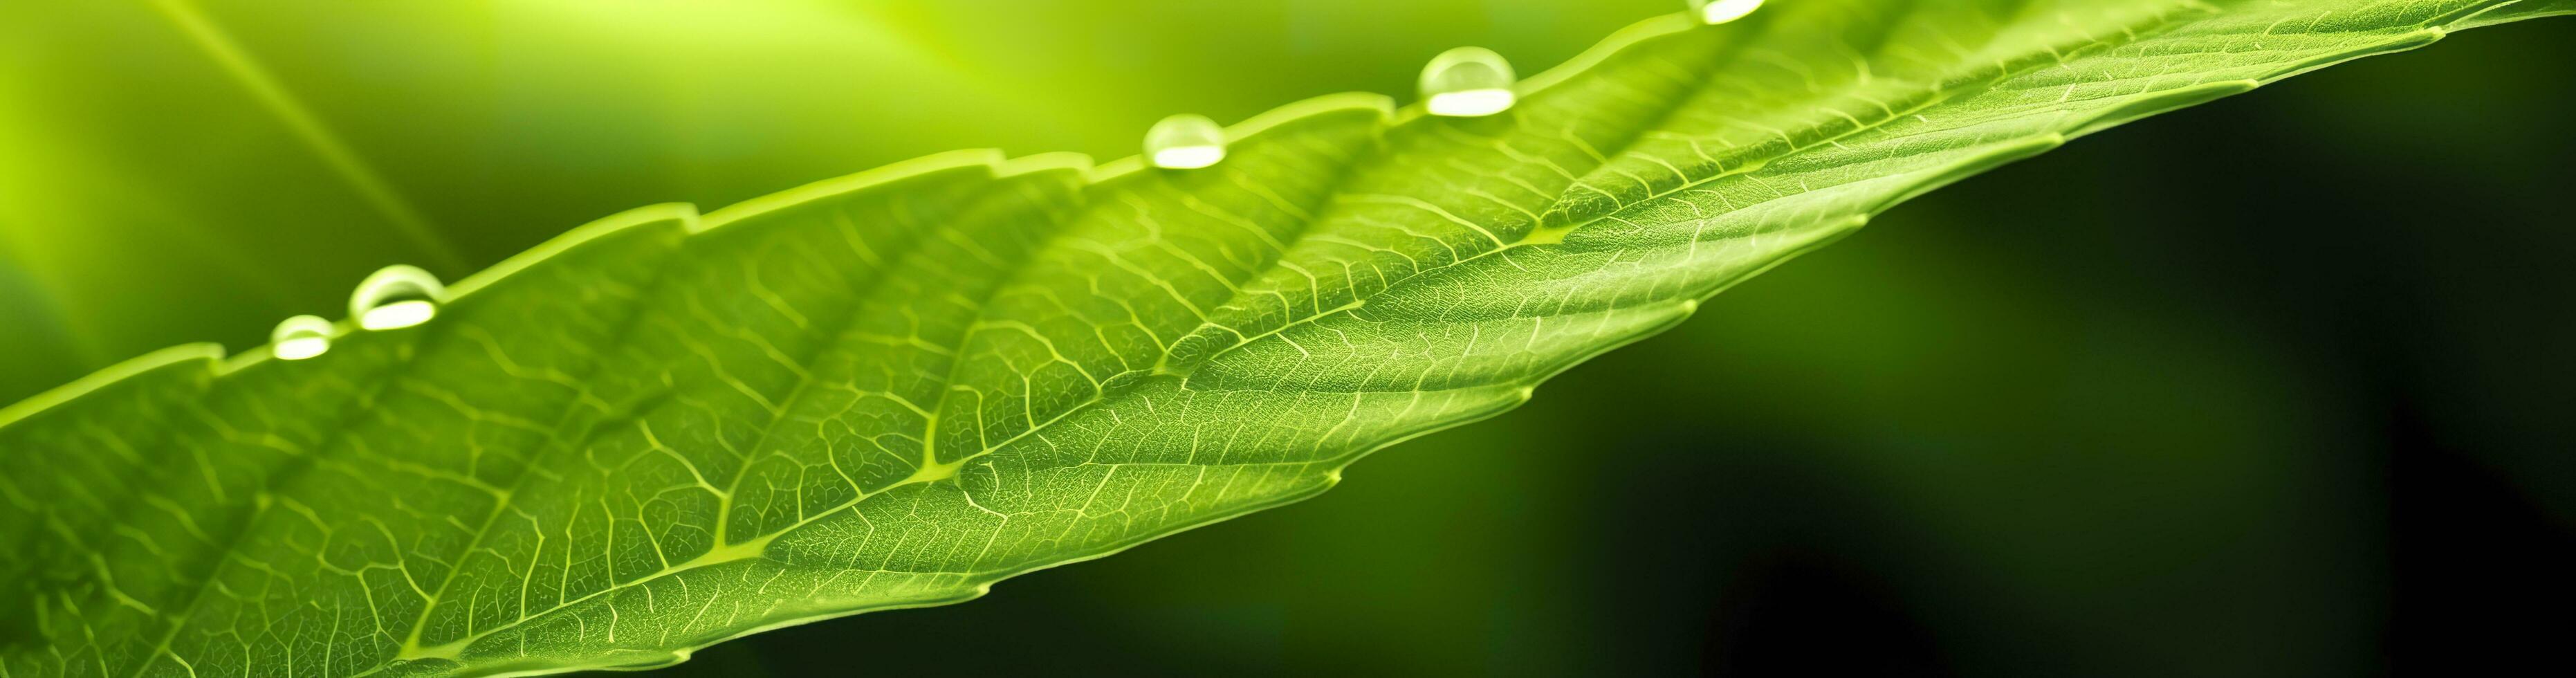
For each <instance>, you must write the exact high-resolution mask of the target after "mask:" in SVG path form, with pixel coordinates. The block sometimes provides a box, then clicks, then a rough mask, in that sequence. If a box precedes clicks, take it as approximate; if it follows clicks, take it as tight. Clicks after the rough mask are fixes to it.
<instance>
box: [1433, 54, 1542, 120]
mask: <svg viewBox="0 0 2576 678" xmlns="http://www.w3.org/2000/svg"><path fill="white" fill-rule="evenodd" d="M1518 79H1519V78H1517V77H1514V76H1513V75H1512V62H1509V61H1505V60H1503V55H1500V54H1495V53H1494V51H1493V50H1490V49H1485V48H1483V47H1460V48H1457V49H1453V50H1449V51H1446V52H1441V53H1440V56H1436V57H1432V58H1431V63H1430V64H1429V65H1426V66H1423V67H1422V102H1423V103H1422V106H1423V108H1424V109H1427V110H1429V111H1430V112H1431V114H1432V115H1440V116H1448V117H1453V118H1473V117H1479V116H1487V115H1493V114H1496V113H1501V112H1503V111H1506V110H1510V109H1511V107H1512V103H1513V102H1514V101H1516V100H1517V99H1516V96H1517V95H1514V94H1513V93H1512V83H1513V82H1514V81H1516V80H1518Z"/></svg>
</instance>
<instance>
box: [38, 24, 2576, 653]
mask: <svg viewBox="0 0 2576 678" xmlns="http://www.w3.org/2000/svg"><path fill="white" fill-rule="evenodd" d="M1679 4H1680V3H1679V2H1678V0H1676V1H1675V2H1670V3H1666V2H1661V1H1659V0H1486V1H1483V2H1478V1H1473V0H1405V1H1402V2H1384V1H1365V0H1304V1H1300V2H1288V1H1285V0H1251V1H1245V2H1227V3H1211V2H1199V1H1195V0H1084V1H1081V2H1044V3H1041V2H1019V1H1011V2H1003V1H1000V0H987V1H974V2H933V1H929V0H923V1H920V2H864V1H861V0H804V1H795V0H764V1H762V2H753V3H736V4H728V5H721V6H720V5H718V4H715V3H705V4H700V3H680V2H647V3H628V2H614V1H611V0H522V1H517V2H385V3H374V2H370V3H347V2H327V1H320V0H292V1H278V0H269V1H264V2H248V1H219V0H195V1H193V2H191V1H188V0H165V1H163V2H159V3H141V2H136V3H127V2H103V3H73V2H50V3H9V4H6V5H0V344H4V345H5V346H6V347H7V350H6V351H0V401H5V400H14V399H16V398H18V397H23V396H25V395H29V394H32V393H34V392H37V391H39V390H42V389H44V388H47V387H50V386H53V385H55V384H59V383H61V382H64V381H67V380H69V379H71V378H74V377H77V376H78V375H80V374H82V373H85V372H87V371H89V370H92V369H96V368H98V367H102V366H104V365H106V364H108V363H112V362H114V361H116V360H119V359H122V358H125V357H129V356H132V355H135V354H139V353H141V352H144V351H146V350H150V349H153V348H158V347H161V346H165V345H170V344H175V343H183V342H188V341H201V340H212V341H222V342H224V343H226V344H227V345H229V346H230V347H232V348H233V349H234V350H246V349H249V348H251V347H253V346H256V345H258V344H259V343H261V342H262V341H264V335H265V332H266V330H267V328H268V327H269V325H270V324H272V323H273V322H275V320H276V319H278V318H282V317H284V316H287V315H291V314H295V313H306V312H313V313H324V314H326V315H329V314H333V313H332V311H333V310H334V309H337V308H339V307H341V306H342V305H343V303H344V302H343V300H344V298H345V294H346V293H347V289H348V286H349V285H350V284H353V283H354V282H356V280H357V279H358V278H359V277H361V276H363V275H364V274H365V273H366V272H367V271H370V270H373V269H375V268H377V267H379V266H382V265H385V264H390V263H405V262H407V263H417V264H421V265H424V266H426V267H428V268H430V269H431V270H433V271H436V272H438V273H440V274H442V275H443V276H445V277H447V278H449V279H451V280H452V279H455V278H457V277H461V276H463V275H464V274H465V273H468V272H470V271H472V270H475V269H477V268H480V267H482V266H484V265H488V264H490V263H492V262H495V261H498V260H499V259H500V258H502V257H504V256H507V255H509V254H511V253H514V252H516V251H518V250H520V249H522V248H525V247H527V246H529V245H533V244H535V243H537V242H539V241H541V240H543V239H545V238H547V237H550V236H552V235H554V234H556V233H559V232H561V231H562V230H564V229H566V228H569V227H571V226H573V225H577V224H579V223H582V222H584V221H588V220H589V219H591V218H595V217H597V216H601V215H605V214H608V213H610V212H614V211H617V210H620V209H624V208H627V207H632V206H636V205H640V204H645V203H651V202H661V201H674V200H679V201H691V202H697V203H700V204H701V205H705V206H708V207H714V206H719V205H722V204H726V203H730V202H734V201H737V200H741V199H744V198H749V197H752V196H755V195H759V194H761V193H764V192H767V191H770V190H775V189H779V188H785V187H788V186H793V185H796V184H800V183H804V182H807V181H811V180H815V179H820V178H825V177H828V176H833V175H837V174H842V173H846V172H850V171H855V170H859V169H864V168H867V167H870V166H874V165H878V164H882V163H885V162H889V161H893V160H899V159H902V158H905V157H910V156H914V155H919V154H924V153H929V152H936V151H941V150H947V149H950V148H958V147H971V146H1000V147H1003V148H1006V149H1008V150H1010V151H1012V152H1014V153H1029V152H1038V151H1049V150H1080V151H1085V152H1090V153H1093V154H1095V155H1097V156H1100V157H1103V158H1110V157H1116V156H1120V155H1125V154H1127V153H1129V152H1130V150H1129V149H1131V148H1132V147H1133V146H1134V140H1135V139H1136V138H1137V136H1138V135H1139V134H1140V132H1141V130H1143V128H1144V127H1145V126H1146V125H1147V124H1149V123H1151V122H1152V121H1153V120H1154V119H1156V118H1159V117H1161V116H1162V115H1164V114H1167V113H1171V112H1175V111H1185V110H1186V111H1199V112H1204V113H1207V114H1210V115H1212V116H1214V117H1217V118H1218V119H1220V120H1236V119H1241V118H1243V117H1247V116H1249V115H1251V114H1253V113H1257V112H1259V111H1261V110H1263V109H1266V108H1269V107H1271V106H1274V105H1277V104H1281V103H1285V102H1288V101H1291V100H1294V99H1298V98H1303V97H1307V96H1313V95H1319V94H1325V93H1330V92H1336V91H1344V90H1372V91H1381V92H1389V93H1398V94H1401V93H1404V92H1405V91H1406V90H1408V89H1409V88H1410V83H1411V79H1412V77H1413V75H1414V70H1415V69H1416V68H1418V66H1419V65H1420V63H1421V62H1422V61H1423V60H1424V59H1426V58H1428V57H1429V56H1430V55H1432V54H1434V53H1437V52H1439V51H1440V50H1442V49H1445V48H1448V47H1451V46H1455V45H1459V44H1480V45H1485V46H1488V47H1493V48H1495V49H1497V50H1498V51H1501V52H1502V53H1504V54H1506V55H1508V56H1511V57H1512V58H1514V59H1515V61H1516V62H1518V63H1519V64H1520V65H1521V67H1522V70H1523V71H1524V72H1525V73H1526V72H1535V71H1537V70H1538V69H1540V68H1543V67H1545V66H1547V65H1550V64H1554V63H1556V62H1558V61H1560V60H1562V59H1564V58H1565V57H1567V56H1570V55H1572V54H1573V53H1575V52H1576V51H1579V50H1580V49H1581V48H1583V47H1585V46H1588V45H1589V44H1591V43H1592V42H1593V41H1595V40H1597V39H1599V38H1600V37H1601V36H1603V35H1606V34H1608V33H1609V32H1610V31H1612V30H1615V29H1616V28H1618V27H1619V26H1622V25H1625V24H1628V23H1630V22H1632V21H1635V20H1637V19H1639V18H1642V17H1645V16H1647V15H1650V14H1654V13H1658V12H1663V11H1669V10H1671V9H1674V8H1677V7H1678V5H1679ZM2571 106H2576V20H2567V19H2560V20H2542V21H2537V22H2530V23H2525V24H2520V25H2513V26H2505V27H2501V28H2490V29H2480V30H2476V31H2472V32H2468V33H2465V34H2461V35H2456V36H2453V37H2452V38H2451V39H2448V40H2445V41H2443V42H2442V43H2440V44H2437V45H2434V46H2433V47H2431V48H2428V49H2425V50H2423V51H2419V52H2413V53H2407V54H2401V55H2397V56H2393V57H2385V58H2374V59H2370V60H2367V61H2364V62H2361V63H2356V64H2351V65H2346V66H2342V67H2338V68H2334V69H2330V70H2327V71H2323V72H2320V73H2316V74H2311V75H2308V76H2303V77H2301V78H2298V79H2295V80H2292V81H2290V82H2287V83H2283V84H2280V85H2276V86H2273V87H2268V88H2265V89H2262V90H2260V91H2257V92H2254V93H2252V94H2248V95H2244V96H2240V97H2236V98H2232V99H2227V100H2224V101H2220V102H2218V103H2215V104H2211V105H2207V106H2204V107H2201V108H2196V109H2192V110H2188V111H2184V112H2180V113H2175V114H2171V115H2167V116H2163V117H2159V118H2155V119H2151V120H2148V121H2145V122H2142V123H2138V124H2135V125H2132V126H2129V127H2124V128H2120V129H2117V130H2113V131H2111V132H2108V133H2104V134H2101V135H2098V136H2095V137H2091V138H2087V139H2084V140H2081V141H2078V142H2075V143H2073V144H2070V145H2069V146H2067V147H2066V148H2064V149H2062V150H2059V151H2056V152H2054V153H2050V154H2047V155H2044V156H2042V157H2040V158H2038V159H2034V160H2030V161H2026V162H2023V163H2020V164H2017V165H2013V166H2010V167H2006V168H2004V169H2002V170H1999V171H1997V172H1994V173H1993V174H1990V175H1988V176H1984V177H1980V178H1977V179H1973V180H1970V181H1968V182H1967V183H1965V184H1962V185H1959V186H1956V187H1952V188H1949V189H1946V190H1943V191H1940V192H1936V193H1934V194H1932V195H1930V196H1928V197H1926V198H1923V199H1921V200H1918V201H1917V202H1915V203H1912V204H1909V205H1907V206H1905V207H1902V208H1899V209H1898V210H1896V211H1895V212H1893V213H1890V214H1888V215H1886V216H1885V217H1883V218H1881V219H1879V220H1878V221H1876V222H1875V223H1873V224H1872V225H1871V226H1870V227H1869V228H1867V229H1864V230H1863V231H1862V232H1861V233H1859V234H1858V235H1855V236H1853V237H1851V238H1849V239H1847V240H1845V241H1843V242H1842V243H1840V244H1837V245H1835V246H1833V247H1830V248H1827V249H1825V250H1822V251H1820V252H1818V253H1816V254H1812V255H1809V256H1807V257H1805V258H1803V259H1801V260H1799V261H1796V262H1794V263H1791V264H1789V265H1787V266H1784V267H1782V268H1780V269H1778V270H1776V271H1773V272H1772V273H1769V274H1766V275H1764V276H1762V277H1760V278H1756V279H1754V280H1752V281H1751V282H1748V283H1746V284H1744V285H1743V286H1741V287H1739V288H1737V289H1735V290H1732V291H1730V292H1727V293H1726V294H1724V295H1721V296H1719V297H1718V298H1717V299H1716V300H1715V301H1713V302H1711V303H1709V304H1707V305H1705V306H1704V307H1703V310H1702V312H1701V313H1700V315H1699V317H1698V318H1697V319H1694V320H1693V321H1691V322H1690V323H1689V324H1687V325H1685V326H1683V327H1682V328H1681V329H1678V330H1675V331H1673V332H1671V333H1669V334H1666V335H1663V336H1660V337H1657V338H1655V339H1652V340H1649V341H1646V342H1644V343H1641V344H1639V345H1636V346H1633V347H1630V348H1627V349H1624V350H1621V351H1619V352H1615V353H1612V354H1610V355H1608V356H1606V357H1603V358H1601V359H1598V360H1595V361H1593V362H1592V363H1590V364H1587V365H1585V366H1582V367H1580V368H1577V369H1575V370H1574V371H1572V372H1570V373H1568V374H1567V375H1565V376H1563V377H1561V378H1559V379H1558V380H1556V381H1554V382H1551V383H1549V384H1548V385H1546V386H1544V387H1541V388H1540V389H1539V391H1538V394H1539V395H1538V398H1537V399H1536V400H1535V401H1534V402H1532V403H1531V404H1530V405H1529V406H1527V407H1525V408H1523V409H1521V410H1519V411H1517V412H1513V413H1511V414H1508V415H1505V416H1503V417H1502V418H1500V419H1496V420H1493V421H1489V422H1485V423H1480V424H1476V425H1473V426H1469V427H1466V428H1462V429H1458V430H1454V431H1450V432H1446V433H1442V434H1439V435H1435V436H1431V437H1428V438H1424V439H1421V440H1418V441H1415V442H1410V443H1406V444H1403V445H1400V446H1397V447H1394V448H1391V449H1388V450H1386V451H1383V452H1381V453H1379V454H1377V455H1375V456H1373V457H1371V458H1369V459H1367V460H1365V461H1363V462H1361V463H1360V464H1359V465H1357V466H1355V467H1354V468H1353V469H1352V470H1351V471H1350V473H1349V474H1348V479H1347V481H1346V482H1345V483H1344V484H1343V485H1342V486H1341V487H1340V488H1339V489H1336V490H1334V491H1333V492H1331V493H1328V494H1326V495H1324V496H1323V497H1321V498H1318V499H1315V500H1313V501H1309V502H1306V503H1303V504H1298V505H1294V506H1290V507H1287V508H1282V509H1278V510H1274V511H1270V512H1267V513H1262V514H1257V515H1254V516H1251V517H1247V518H1243V519H1239V520H1235V521H1232V522H1228V523H1224V524H1220V525H1217V526H1213V527H1210V528H1207V529H1203V530H1199V531H1195V532H1190V533H1186V534H1183V535H1179V536H1176V537H1172V538H1169V539H1165V540H1162V541H1158V542H1154V543H1151V544H1147V545H1145V546H1142V547H1139V548H1137V549H1135V550H1133V551H1130V552H1128V553H1125V554H1121V555H1118V556H1115V557H1111V558H1108V559H1105V560H1102V561H1098V562H1093V563H1085V564H1081V565H1075V566H1070V567H1066V568H1062V569H1058V570H1051V571H1047V572H1042V573H1038V574H1034V575H1030V576H1027V577H1024V578H1021V579H1015V580H1012V581H1009V582H1005V583H1003V584H1001V585H1000V586H998V587H996V588H995V590H994V592H993V594H992V595H991V596H989V597H987V598H985V599H983V600H979V601H975V602H972V603H967V604H964V605H958V606H953V607H947V608H937V609H927V610H910V611H899V612H887V613H879V614H869V615H862V616H858V617H853V618H848V619H842V620H837V621H832V622H825V623H818V624H812V625H808V626H803V627H797V628H792V629H787V630H782V631H775V632H771V633H767V634H763V635H758V636H754V637H751V638H749V639H745V640H741V641H736V642H733V643H729V644H726V645H721V646H718V647H716V648H713V649H710V650H707V651H705V652H702V653H701V654H700V656H699V658H698V659H697V660H696V661H694V662H692V663H690V664H686V665H683V666H681V667H679V668H677V669H672V670H669V671H668V672H667V673H668V674H669V675H673V676H679V675H707V676H714V675H748V676H759V675H777V676H799V675H856V674H887V675H911V676H921V675H958V676H967V675H992V674H1012V673H1024V674H1042V673H1043V674H1061V673H1075V674H1086V673H1104V674H1106V673H1124V674H1145V675H1164V674H1199V675H1214V674H1221V675H1252V676H1260V675H1315V674H1337V675H1338V674H1385V675H1422V674H1509V675H1523V674H1526V675H1569V674H1672V673H1694V672H1706V673H1720V674H1735V675H1776V674H1817V673H1827V672H1842V671H1852V670H1857V671H1863V672H1872V673H1901V674H1925V673H1956V674H1968V675H2138V676H2173V675H2195V676H2232V675H2249V676H2253V675H2260V676H2279V675H2336V676H2339V675H2353V674H2370V673H2385V672H2391V671H2411V672H2428V671H2429V672H2441V673H2462V672H2467V673H2482V672H2484V671H2480V670H2479V669H2481V668H2489V667H2497V668H2500V667H2508V666H2514V665H2516V664H2518V663H2519V664H2522V665H2525V666H2549V667H2559V668H2558V669H2555V670H2563V669H2564V667H2565V666H2566V665H2567V653H2566V651H2565V647H2566V644H2567V643H2568V642H2569V641H2570V639H2576V612H2571V611H2576V580H2571V576H2570V575H2571V573H2576V411H2572V410H2576V313H2571V312H2570V311H2571V309H2576V304H2571V303H2570V300H2571V299H2576V202H2571V200H2570V193H2571V192H2576V169H2571V168H2570V163H2571V162H2576V160H2572V159H2576V113H2571V112H2570V111H2571ZM2531 662H2537V663H2531Z"/></svg>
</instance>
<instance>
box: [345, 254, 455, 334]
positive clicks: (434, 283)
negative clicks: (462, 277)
mask: <svg viewBox="0 0 2576 678" xmlns="http://www.w3.org/2000/svg"><path fill="white" fill-rule="evenodd" d="M446 293H447V287H446V286H444V285H441V284H439V282H438V276H434V275H430V274H429V272H428V271H424V270H421V269H420V268H419V267H417V266H407V265H402V264H395V265H392V266H387V267H384V268H382V269H379V270H377V271H376V272H375V273H374V274H371V275H368V276H367V279H366V280H365V281H363V282H360V283H358V289H357V291H355V292H351V293H349V317H352V318H356V319H358V326H359V327H362V328H366V329H369V330H390V329H399V328H404V327H410V326H413V325H418V324H421V323H425V322H429V319H430V318H433V317H436V316H437V315H438V301H439V298H440V297H442V296H444V295H445V294H446Z"/></svg>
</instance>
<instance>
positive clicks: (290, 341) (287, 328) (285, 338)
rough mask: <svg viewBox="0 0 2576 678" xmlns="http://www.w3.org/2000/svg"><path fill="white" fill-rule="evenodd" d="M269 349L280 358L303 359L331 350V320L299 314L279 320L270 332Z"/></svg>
mask: <svg viewBox="0 0 2576 678" xmlns="http://www.w3.org/2000/svg"><path fill="white" fill-rule="evenodd" d="M268 343H269V347H268V350H269V352H271V353H274V354H276V355H277V359H279V360H303V359H305V358H311V357H314V356H318V355H322V354H323V353H324V352H327V351H330V350H331V321H329V320H323V319H322V317H321V316H313V315H299V316H295V317H292V318H287V319H285V320H282V321H279V322H278V323H277V329H276V330H274V331H271V332H269V333H268Z"/></svg>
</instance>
